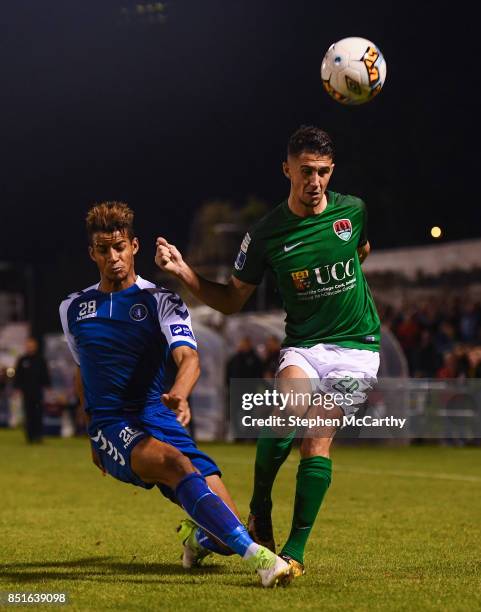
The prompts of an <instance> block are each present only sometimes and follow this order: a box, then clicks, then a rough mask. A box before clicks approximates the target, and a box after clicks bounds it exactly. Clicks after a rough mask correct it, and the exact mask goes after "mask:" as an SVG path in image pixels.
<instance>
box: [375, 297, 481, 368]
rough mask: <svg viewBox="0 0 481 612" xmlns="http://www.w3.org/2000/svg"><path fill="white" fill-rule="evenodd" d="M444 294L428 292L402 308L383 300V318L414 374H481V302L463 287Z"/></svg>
mask: <svg viewBox="0 0 481 612" xmlns="http://www.w3.org/2000/svg"><path fill="white" fill-rule="evenodd" d="M440 297H441V296H440V295H435V294H432V295H431V296H430V297H425V296H424V297H421V298H420V299H419V300H416V302H413V301H408V302H406V303H405V304H403V307H402V308H396V307H394V306H393V305H386V304H383V303H382V302H381V303H380V304H378V308H379V314H380V317H381V321H382V323H383V325H384V326H385V327H388V328H389V329H390V330H391V331H392V332H393V333H394V335H395V336H396V337H397V339H398V340H399V343H400V345H401V347H402V348H403V350H404V353H405V356H406V359H407V361H408V365H409V372H410V375H411V376H413V377H423V378H424V377H426V378H430V377H434V376H440V377H454V378H457V377H469V378H481V355H480V356H479V357H478V349H479V351H480V353H481V304H480V303H479V302H475V301H474V300H473V299H470V298H464V297H463V298H461V297H460V294H459V291H457V292H455V293H449V292H447V293H446V294H443V295H442V299H440ZM446 354H447V355H446ZM443 355H445V357H444V358H443V357H442V356H443ZM448 374H449V376H448Z"/></svg>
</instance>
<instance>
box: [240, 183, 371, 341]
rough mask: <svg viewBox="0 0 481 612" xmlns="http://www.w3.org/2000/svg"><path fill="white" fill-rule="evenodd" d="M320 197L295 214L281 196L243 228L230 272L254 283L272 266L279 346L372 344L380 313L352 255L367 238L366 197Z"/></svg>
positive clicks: (355, 257) (329, 193) (329, 195)
mask: <svg viewBox="0 0 481 612" xmlns="http://www.w3.org/2000/svg"><path fill="white" fill-rule="evenodd" d="M326 196H327V207H326V208H325V209H324V211H323V212H322V213H320V214H318V215H313V216H309V217H299V216H297V215H295V214H294V213H293V212H292V211H291V210H290V208H289V206H288V204H287V201H285V202H283V203H282V204H280V205H279V206H277V207H276V208H274V210H272V211H271V212H270V213H268V214H267V215H266V216H265V217H263V218H262V219H261V220H260V221H259V222H258V223H257V224H256V225H255V226H254V227H253V228H252V230H251V231H249V232H248V233H247V234H246V235H245V237H244V240H243V241H242V244H241V247H240V251H239V254H238V256H237V259H236V261H235V264H234V270H233V275H234V276H235V277H236V278H238V279H239V280H241V281H243V282H245V283H250V284H253V285H258V284H259V283H260V282H261V281H262V277H263V275H264V272H265V270H266V268H271V269H272V271H273V273H274V275H275V277H276V280H277V285H278V288H279V291H280V294H281V296H282V300H283V303H284V308H285V310H286V313H287V317H286V338H285V340H284V346H298V347H310V346H314V345H315V344H319V343H324V344H337V345H339V346H344V347H348V348H355V349H367V350H370V351H379V342H380V322H379V317H378V314H377V311H376V307H375V305H374V301H373V298H372V296H371V292H370V290H369V287H368V285H367V282H366V279H365V277H364V274H363V272H362V269H361V264H360V261H359V257H358V254H357V249H358V248H359V247H361V246H363V245H364V244H366V242H367V230H366V207H365V204H364V202H363V201H362V200H360V199H359V198H356V197H354V196H349V195H346V196H344V195H341V194H339V193H335V192H333V191H328V192H327V193H326Z"/></svg>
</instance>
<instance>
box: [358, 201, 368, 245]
mask: <svg viewBox="0 0 481 612" xmlns="http://www.w3.org/2000/svg"><path fill="white" fill-rule="evenodd" d="M362 204H363V205H362V221H361V223H362V227H361V233H360V234H359V242H358V243H357V246H358V248H360V247H363V246H364V245H365V244H366V243H367V241H368V238H367V208H366V204H365V203H364V202H363V203H362Z"/></svg>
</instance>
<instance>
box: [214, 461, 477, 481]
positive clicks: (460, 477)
mask: <svg viewBox="0 0 481 612" xmlns="http://www.w3.org/2000/svg"><path fill="white" fill-rule="evenodd" d="M219 463H220V464H221V465H222V464H223V463H227V464H229V463H231V464H237V465H239V464H242V465H254V459H252V461H247V460H245V459H227V458H224V459H222V460H221V461H219ZM284 465H287V466H289V467H297V461H295V460H293V459H287V460H286V462H285V463H284ZM333 467H334V472H336V471H337V472H346V473H348V474H365V475H366V476H398V477H400V478H406V477H407V478H427V479H431V480H454V481H458V482H471V483H475V484H481V477H480V476H469V475H466V474H448V473H446V472H418V471H411V470H372V469H369V468H358V467H349V466H348V465H343V464H339V463H336V462H334V464H333Z"/></svg>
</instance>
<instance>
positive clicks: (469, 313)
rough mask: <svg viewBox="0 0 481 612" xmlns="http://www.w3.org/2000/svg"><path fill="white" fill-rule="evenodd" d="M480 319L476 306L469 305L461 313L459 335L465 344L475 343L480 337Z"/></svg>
mask: <svg viewBox="0 0 481 612" xmlns="http://www.w3.org/2000/svg"><path fill="white" fill-rule="evenodd" d="M478 326H479V319H478V313H477V311H476V307H475V305H474V304H469V303H468V304H467V305H466V306H465V307H464V309H463V311H462V312H461V316H460V320H459V335H460V338H461V340H462V341H463V342H475V341H476V340H477V336H478Z"/></svg>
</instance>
